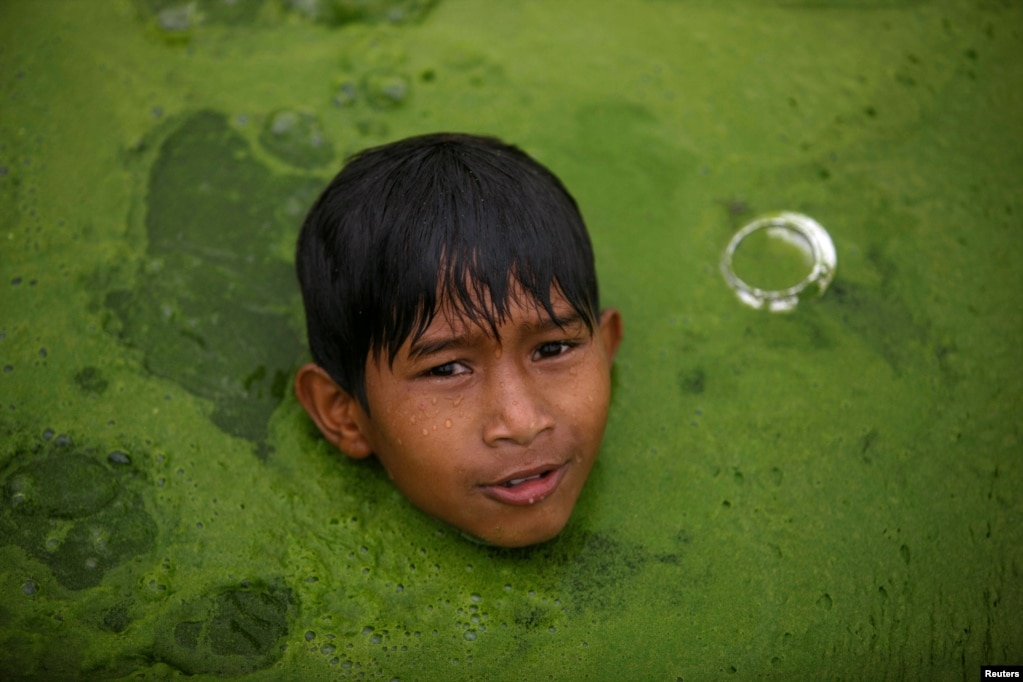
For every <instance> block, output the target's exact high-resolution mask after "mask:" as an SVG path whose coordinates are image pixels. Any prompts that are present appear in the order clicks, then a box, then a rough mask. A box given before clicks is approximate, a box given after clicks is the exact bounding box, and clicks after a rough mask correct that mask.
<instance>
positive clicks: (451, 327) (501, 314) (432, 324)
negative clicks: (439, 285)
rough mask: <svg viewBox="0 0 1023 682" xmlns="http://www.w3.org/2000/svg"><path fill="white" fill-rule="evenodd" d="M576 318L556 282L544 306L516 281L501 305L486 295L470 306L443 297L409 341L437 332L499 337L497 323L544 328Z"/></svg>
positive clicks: (559, 324)
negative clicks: (548, 306) (425, 322)
mask: <svg viewBox="0 0 1023 682" xmlns="http://www.w3.org/2000/svg"><path fill="white" fill-rule="evenodd" d="M576 321H580V315H579V314H578V313H577V312H576V310H575V309H574V308H573V307H572V304H571V303H569V301H568V299H567V298H565V296H564V294H562V293H561V291H560V290H559V289H558V288H557V287H556V286H552V287H551V292H550V309H548V308H546V307H545V306H544V303H543V302H542V301H540V300H538V299H536V298H535V297H533V296H532V295H530V294H529V293H527V292H525V291H523V289H522V288H521V287H520V286H517V285H516V286H514V287H513V288H512V289H511V290H510V291H509V292H508V297H507V300H506V301H505V303H504V305H503V306H501V307H499V306H496V305H494V303H493V302H492V301H491V300H490V298H489V297H488V296H477V297H474V299H473V301H472V305H471V306H469V305H466V304H464V303H462V302H460V301H457V300H453V299H452V298H451V297H449V296H445V297H443V298H442V299H441V301H440V303H439V304H438V305H437V309H436V310H435V311H434V313H433V317H432V318H431V319H430V321H429V324H428V325H426V327H425V328H424V329H423V330H422V332H421V333H419V334H414V335H413V336H412V337H410V339H409V342H411V343H414V342H415V341H417V340H419V339H420V338H424V337H429V336H432V335H434V334H437V333H443V334H448V333H454V334H458V335H469V334H484V335H486V336H489V337H493V338H497V339H498V340H500V328H501V327H506V326H512V327H524V328H527V329H529V328H546V327H549V326H550V325H551V324H554V325H557V326H565V325H567V324H571V323H573V322H576Z"/></svg>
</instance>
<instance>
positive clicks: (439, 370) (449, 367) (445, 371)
mask: <svg viewBox="0 0 1023 682" xmlns="http://www.w3.org/2000/svg"><path fill="white" fill-rule="evenodd" d="M468 371H469V368H468V367H466V366H465V365H463V364H462V363H460V362H445V363H444V364H443V365H437V366H436V367H431V368H430V369H428V370H426V371H425V372H423V374H422V376H424V377H438V378H444V377H454V376H458V375H459V374H465V373H467V372H468Z"/></svg>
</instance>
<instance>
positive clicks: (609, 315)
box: [600, 308, 623, 362]
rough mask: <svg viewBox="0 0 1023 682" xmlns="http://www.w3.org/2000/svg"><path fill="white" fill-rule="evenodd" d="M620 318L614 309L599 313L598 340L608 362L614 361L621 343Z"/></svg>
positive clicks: (606, 309)
mask: <svg viewBox="0 0 1023 682" xmlns="http://www.w3.org/2000/svg"><path fill="white" fill-rule="evenodd" d="M622 333H623V331H622V316H621V315H620V314H619V313H618V311H617V310H616V309H614V308H605V309H604V310H603V311H601V313H600V340H601V341H602V342H603V344H604V351H605V352H606V353H607V359H608V362H611V361H613V360H614V359H615V353H617V352H618V346H619V344H621V342H622Z"/></svg>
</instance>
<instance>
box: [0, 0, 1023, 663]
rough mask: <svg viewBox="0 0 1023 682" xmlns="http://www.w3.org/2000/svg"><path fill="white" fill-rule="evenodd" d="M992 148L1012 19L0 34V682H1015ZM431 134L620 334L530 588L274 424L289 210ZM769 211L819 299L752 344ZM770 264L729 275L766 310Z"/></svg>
mask: <svg viewBox="0 0 1023 682" xmlns="http://www.w3.org/2000/svg"><path fill="white" fill-rule="evenodd" d="M1021 111H1023V7H1021V5H1020V4H1019V3H1017V2H1012V1H1010V0H1004V1H999V0H932V1H929V2H928V1H909V0H905V1H902V0H861V1H854V0H830V1H829V0H804V1H795V0H793V1H789V0H772V1H766V2H761V1H754V0H726V1H723V2H706V1H702V0H693V1H692V2H669V1H667V0H643V1H627V0H606V1H603V0H602V1H600V2H592V1H590V0H555V1H547V2H540V1H523V2H516V3H509V2H498V1H496V0H494V1H480V0H436V1H433V2H431V1H428V0H421V1H416V0H390V1H387V0H383V1H381V2H370V1H368V0H367V1H365V2H345V1H343V0H319V1H316V0H307V1H298V0H294V1H289V0H238V1H237V2H229V1H227V0H196V1H195V2H188V3H185V2H175V1H170V2H164V1H162V0H137V1H127V0H123V1H120V2H90V1H86V0H80V1H72V0H67V1H64V2H28V1H27V0H9V1H8V2H5V3H3V4H2V5H0V244H2V250H0V490H2V500H0V577H2V580H0V671H2V674H0V676H2V677H3V678H4V679H24V680H62V679H90V680H115V679H169V678H176V677H181V676H185V675H196V676H198V677H199V678H200V679H203V678H208V679H212V678H219V677H224V676H236V677H237V678H238V679H251V680H277V679H300V680H317V679H331V680H333V679H384V680H394V679H398V680H479V679H487V680H537V679H552V680H580V679H589V680H621V679H651V680H654V679H656V680H701V679H717V678H734V679H779V680H792V679H813V678H829V679H870V680H876V679H896V680H898V679H911V680H912V679H974V678H976V676H977V675H978V671H979V667H980V666H981V665H982V664H1013V663H1015V664H1019V663H1023V618H1021V614H1023V497H1021V490H1023V445H1021V430H1023V409H1021V408H1023V395H1021V393H1023V369H1021V365H1020V341H1019V339H1020V335H1021V332H1023V313H1021V310H1023V305H1021V304H1023V295H1021V293H1020V292H1021V290H1023V239H1021V230H1023V192H1021V190H1020V178H1021V177H1023V129H1021V128H1020V125H1019V116H1020V112H1021ZM437 130H462V131H468V132H478V133H490V134H496V135H498V136H500V137H502V138H504V139H506V140H508V141H510V142H513V143H516V144H518V145H520V146H522V147H523V148H524V149H526V150H527V151H528V152H529V153H531V154H532V155H534V156H535V157H536V158H538V159H539V160H541V161H542V162H543V163H545V164H547V165H548V166H550V167H551V168H552V170H554V171H555V172H556V173H558V174H559V175H560V176H561V177H562V179H563V180H564V181H565V183H566V184H567V185H568V187H569V188H570V189H571V190H572V192H573V194H574V195H575V196H576V198H577V200H578V201H579V203H580V205H581V207H582V210H583V213H584V216H585V217H586V219H587V222H588V225H589V227H590V231H591V234H592V237H593V241H594V246H595V249H596V252H597V260H598V270H599V273H600V277H601V294H602V299H603V303H604V304H605V305H613V306H615V307H617V308H619V309H620V310H621V311H622V313H623V315H624V319H625V323H626V339H625V342H624V344H623V347H622V350H621V351H620V353H619V356H618V361H617V364H616V368H615V373H614V390H615V394H614V398H613V404H612V408H611V419H610V422H609V424H608V430H607V435H606V438H605V441H604V444H603V447H602V450H601V455H600V458H599V460H598V462H597V465H596V467H595V469H594V472H593V474H592V476H591V478H590V481H589V483H588V485H587V488H586V490H585V491H584V493H583V496H582V498H581V500H580V502H579V505H578V507H577V509H576V512H575V514H574V516H573V518H572V520H571V522H570V524H569V526H568V527H567V528H566V530H565V531H564V532H563V534H562V535H561V536H559V537H558V538H557V539H555V540H553V541H551V542H549V543H547V544H544V545H541V546H538V547H534V548H529V549H524V550H497V549H492V548H487V547H481V546H478V545H476V544H473V543H471V542H468V541H466V540H465V539H463V538H461V537H460V536H459V535H458V533H456V532H452V531H451V530H450V529H448V528H446V527H444V526H443V525H441V524H439V523H437V522H434V521H432V520H430V519H428V518H425V517H424V516H423V515H421V514H420V513H419V512H417V511H416V510H414V509H413V508H412V507H411V506H410V505H409V504H408V503H407V502H406V501H405V500H404V499H403V498H402V497H401V496H400V495H399V494H398V493H397V492H395V490H394V489H393V488H392V487H391V486H390V485H389V483H388V481H387V478H386V475H385V474H384V473H383V471H382V470H381V469H380V468H379V467H378V466H375V465H373V464H372V463H366V462H361V463H359V462H352V461H349V460H347V459H345V458H343V457H341V456H340V455H339V454H338V453H337V452H336V451H334V450H333V449H332V448H331V447H329V446H328V445H327V444H326V443H325V442H323V440H322V439H321V438H320V437H318V435H317V433H316V431H315V429H314V428H313V427H312V425H311V423H310V422H309V420H308V418H307V417H306V416H305V414H304V413H303V412H302V410H301V409H300V408H299V407H298V405H297V403H296V401H295V399H294V397H293V395H292V394H291V391H290V382H291V378H292V375H293V372H294V370H295V368H296V367H297V366H298V365H299V364H300V363H301V362H303V361H305V359H306V355H305V353H306V351H305V350H304V339H303V320H302V310H301V304H300V301H299V298H298V293H297V286H296V284H295V281H294V275H293V267H292V250H293V246H294V241H295V238H296V234H297V229H298V225H299V223H300V221H301V219H302V216H303V214H304V212H305V210H306V209H307V207H308V205H309V204H310V202H311V201H312V199H313V198H314V197H315V195H316V193H317V192H318V191H319V189H320V188H321V187H322V186H323V185H324V184H325V182H326V181H327V180H328V179H329V178H330V177H331V176H332V175H333V173H334V172H336V170H337V169H338V168H339V166H340V164H341V162H342V160H343V159H344V158H345V157H346V156H347V155H349V154H351V153H353V152H355V151H357V150H359V149H362V148H364V147H367V146H371V145H376V144H381V143H384V142H388V141H391V140H394V139H398V138H401V137H405V136H408V135H412V134H418V133H425V132H431V131H437ZM783 210H791V211H798V212H800V213H805V214H807V215H809V216H812V217H813V218H814V219H816V220H818V221H819V222H820V223H821V224H822V225H824V226H825V227H826V228H827V229H828V231H829V233H830V234H831V236H832V238H833V240H834V242H835V247H836V250H837V254H838V273H837V276H836V278H835V280H834V282H833V283H832V285H831V287H830V288H829V289H828V291H827V292H826V293H825V294H824V296H822V297H821V298H819V299H814V300H808V301H803V302H801V303H800V305H799V306H798V307H797V308H796V309H795V310H794V311H792V312H790V313H785V314H780V313H779V314H773V313H769V312H766V311H762V310H752V309H750V308H747V307H746V306H743V305H742V304H741V303H740V302H739V301H738V300H737V299H736V298H735V296H734V295H733V293H732V292H731V290H730V289H729V288H728V286H727V285H726V283H725V282H724V279H723V278H722V276H721V273H720V271H719V261H720V258H721V255H722V253H723V250H724V249H725V246H726V245H727V244H728V242H729V240H730V238H731V236H732V235H733V234H734V233H735V231H736V230H738V229H739V228H740V227H741V226H742V225H744V224H746V223H748V222H750V221H752V220H754V219H756V218H757V217H758V216H761V215H765V214H769V213H773V212H777V211H783ZM769 246H770V245H769ZM778 246H779V245H778V244H774V245H773V247H772V248H774V249H775V250H777V248H776V247H778ZM781 246H782V247H783V248H781V253H780V254H779V255H778V258H777V259H775V258H768V259H767V260H757V261H755V262H753V263H752V264H749V263H747V264H746V265H744V266H743V267H749V268H752V270H751V272H754V273H758V274H757V276H763V277H764V278H766V279H769V280H771V282H775V280H777V282H776V283H779V284H781V285H785V284H787V283H790V282H789V280H790V279H792V278H793V277H795V278H797V280H798V278H799V277H801V276H802V275H801V273H803V272H804V268H805V267H806V264H805V263H804V262H803V261H802V260H801V259H800V258H799V254H798V253H795V254H794V253H793V252H792V249H791V248H790V249H788V250H787V251H786V249H785V248H784V247H785V246H786V245H784V244H783V245H781ZM788 246H791V245H788ZM770 252H771V249H768V254H770ZM762 256H763V254H761V255H760V256H758V258H762Z"/></svg>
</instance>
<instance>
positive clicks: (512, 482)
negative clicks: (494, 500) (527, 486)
mask: <svg viewBox="0 0 1023 682" xmlns="http://www.w3.org/2000/svg"><path fill="white" fill-rule="evenodd" d="M538 478H543V474H537V475H536V476H530V477H529V478H513V479H512V480H510V481H505V482H504V483H502V484H501V485H503V486H504V487H505V488H513V487H515V486H517V485H519V484H521V483H525V482H526V481H534V480H536V479H538Z"/></svg>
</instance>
